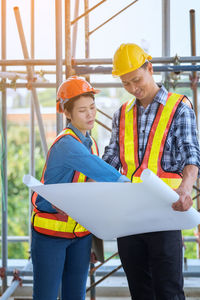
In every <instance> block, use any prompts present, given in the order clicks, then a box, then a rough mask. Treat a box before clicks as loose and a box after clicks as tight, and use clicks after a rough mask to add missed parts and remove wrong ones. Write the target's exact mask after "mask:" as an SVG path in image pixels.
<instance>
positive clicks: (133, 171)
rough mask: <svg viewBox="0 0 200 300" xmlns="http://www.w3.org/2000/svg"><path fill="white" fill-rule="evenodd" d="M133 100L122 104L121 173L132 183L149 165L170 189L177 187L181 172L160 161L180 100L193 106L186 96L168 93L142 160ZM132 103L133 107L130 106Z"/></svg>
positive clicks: (136, 180) (150, 134)
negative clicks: (168, 169)
mask: <svg viewBox="0 0 200 300" xmlns="http://www.w3.org/2000/svg"><path fill="white" fill-rule="evenodd" d="M134 101H135V99H133V100H131V101H129V102H127V103H125V104H123V105H122V108H121V115H120V125H119V145H120V160H121V164H122V174H123V175H126V176H127V177H128V178H129V179H130V180H131V181H132V182H141V179H140V175H141V173H142V171H143V170H144V169H146V168H148V169H150V170H151V171H153V172H154V173H155V174H156V175H157V176H158V177H160V179H162V180H163V181H164V182H165V183H166V184H168V185H169V186H170V187H171V188H173V189H176V188H178V186H179V185H180V183H181V180H182V179H181V178H182V175H181V174H179V173H172V172H166V171H165V170H163V168H162V165H161V160H162V156H163V151H164V147H165V142H166V138H167V135H168V132H169V129H170V126H171V124H172V121H173V117H174V114H175V112H176V109H177V107H178V105H179V104H180V103H181V101H183V102H185V103H186V104H188V105H190V103H189V100H188V99H187V98H186V97H185V96H183V95H178V94H174V93H168V97H167V101H166V104H165V105H162V104H160V106H159V108H158V111H157V114H156V116H155V119H154V121H153V124H152V127H151V130H150V132H149V137H148V141H147V145H146V149H145V153H144V156H143V159H142V162H141V163H139V158H138V131H137V105H136V104H134V105H133V102H134ZM131 105H133V107H132V108H131V109H130V107H131Z"/></svg>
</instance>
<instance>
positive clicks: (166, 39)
mask: <svg viewBox="0 0 200 300" xmlns="http://www.w3.org/2000/svg"><path fill="white" fill-rule="evenodd" d="M162 56H170V0H162ZM162 77H163V82H164V84H165V87H166V88H167V89H169V73H168V72H165V73H164V74H163V76H162Z"/></svg>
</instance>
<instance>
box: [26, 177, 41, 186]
mask: <svg viewBox="0 0 200 300" xmlns="http://www.w3.org/2000/svg"><path fill="white" fill-rule="evenodd" d="M23 183H24V184H25V185H27V186H28V187H29V188H32V187H33V186H38V185H43V184H42V183H41V182H40V181H39V180H37V179H36V178H35V177H33V176H31V175H24V177H23Z"/></svg>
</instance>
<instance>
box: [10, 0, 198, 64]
mask: <svg viewBox="0 0 200 300" xmlns="http://www.w3.org/2000/svg"><path fill="white" fill-rule="evenodd" d="M99 1H100V0H98V1H97V0H89V3H90V7H92V6H93V5H95V4H97V3H98V2H99ZM131 2H132V0H123V1H121V0H107V1H106V2H105V3H104V4H102V5H101V6H99V7H98V8H96V9H95V10H94V11H93V12H91V14H90V30H92V29H94V28H95V27H96V26H98V25H99V24H101V23H102V22H104V21H105V20H107V19H108V18H109V17H111V16H112V15H114V14H115V13H117V12H118V11H119V10H120V9H122V8H124V7H125V6H126V5H128V4H129V3H131ZM74 3H75V0H74V1H73V0H71V15H72V19H73V14H74V12H73V9H74ZM83 3H84V0H80V13H82V12H83ZM14 6H19V9H20V14H21V18H22V23H23V27H24V31H25V36H26V39H27V44H28V47H29V45H30V1H28V0H7V58H8V59H11V58H12V59H15V58H19V59H20V58H23V55H22V51H21V46H20V42H19V36H18V32H17V27H16V22H15V17H14V12H13V7H14ZM190 9H195V11H196V40H197V55H200V40H199V39H200V38H199V37H200V32H199V31H200V1H199V0H171V26H170V27H171V28H170V29H171V55H175V54H176V53H178V55H180V56H189V55H190V27H189V26H190V25H189V24H190V19H189V10H190ZM63 11H64V1H63ZM161 19H162V0H138V1H137V2H136V3H135V4H133V5H132V6H131V7H130V8H128V9H127V10H126V11H124V12H123V13H122V14H120V15H119V16H117V17H116V18H114V19H113V20H111V21H110V22H109V23H107V24H106V25H104V26H103V27H102V28H100V29H99V30H98V31H96V32H95V33H93V34H92V35H91V39H90V51H91V57H92V58H95V57H96V58H102V57H106V58H111V57H112V56H113V53H114V51H115V50H116V49H117V48H118V46H119V45H120V44H121V43H123V42H125V43H126V42H134V43H138V44H140V45H141V46H143V45H144V43H143V41H145V44H146V45H147V46H148V49H149V52H150V53H151V55H152V56H154V57H155V56H156V57H157V56H161V53H162V49H161V48H162V22H161ZM63 23H64V22H63ZM35 24H36V25H35V57H36V58H55V1H54V0H42V1H41V0H35ZM63 25H64V24H63ZM78 27H79V32H78V43H77V53H76V56H77V58H81V57H84V34H83V33H84V31H83V30H84V23H83V20H80V21H79V22H78ZM63 33H64V30H63ZM63 44H64V43H63ZM63 46H64V45H63ZM63 49H64V47H63ZM63 55H64V52H63Z"/></svg>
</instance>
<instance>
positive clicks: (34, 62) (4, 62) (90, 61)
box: [0, 56, 200, 66]
mask: <svg viewBox="0 0 200 300" xmlns="http://www.w3.org/2000/svg"><path fill="white" fill-rule="evenodd" d="M62 62H63V65H65V60H64V59H63V60H62ZM151 62H152V63H153V64H154V63H161V64H163V63H177V62H178V63H198V62H200V56H180V57H176V56H175V57H154V58H152V60H151ZM107 64H108V65H112V58H83V59H72V65H107ZM27 65H31V66H41V65H43V66H52V65H53V66H56V60H55V59H15V60H14V59H12V60H10V59H1V60H0V66H27Z"/></svg>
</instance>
